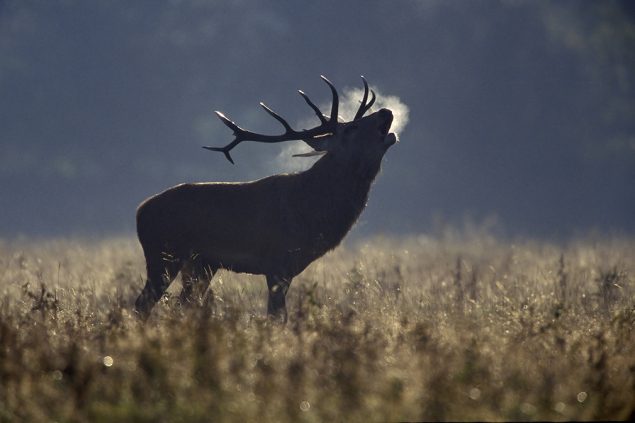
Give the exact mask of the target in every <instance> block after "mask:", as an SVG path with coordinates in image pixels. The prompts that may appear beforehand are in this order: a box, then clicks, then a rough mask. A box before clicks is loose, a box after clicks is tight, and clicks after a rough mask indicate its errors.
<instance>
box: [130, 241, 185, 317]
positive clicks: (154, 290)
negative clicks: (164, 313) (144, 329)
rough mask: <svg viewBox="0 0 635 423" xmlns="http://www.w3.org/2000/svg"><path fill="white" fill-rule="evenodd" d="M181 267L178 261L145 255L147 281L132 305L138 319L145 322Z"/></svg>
mask: <svg viewBox="0 0 635 423" xmlns="http://www.w3.org/2000/svg"><path fill="white" fill-rule="evenodd" d="M181 266H182V264H181V261H180V260H179V259H168V258H166V257H164V256H163V254H161V253H158V254H153V255H150V254H146V267H147V271H148V279H147V281H146V284H145V286H144V287H143V291H141V294H139V297H137V300H136V301H135V305H134V308H135V312H136V313H137V316H138V317H139V318H141V319H142V320H146V319H147V318H148V316H150V312H151V311H152V308H153V307H154V305H155V304H156V303H157V301H159V300H160V299H161V297H162V296H163V294H164V293H165V291H166V290H167V289H168V287H169V286H170V284H171V283H172V281H173V280H174V278H176V275H177V274H178V273H179V270H181Z"/></svg>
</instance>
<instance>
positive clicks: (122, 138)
mask: <svg viewBox="0 0 635 423" xmlns="http://www.w3.org/2000/svg"><path fill="white" fill-rule="evenodd" d="M633 9H634V7H633V3H629V2H611V1H603V2H587V1H557V2H544V1H470V2H467V1H441V0H438V1H436V0H435V1H425V0H392V1H388V0H384V1H374V0H365V1H361V0H360V1H314V2H298V1H255V0H254V1H251V0H236V1H218V0H215V1H212V0H210V1H205V0H173V1H150V0H148V1H135V2H130V1H123V0H115V1H108V2H104V1H80V0H65V1H62V0H59V1H55V0H51V1H44V0H33V1H29V0H0V237H13V236H17V235H20V234H26V235H31V236H56V235H74V234H93V235H103V234H110V233H121V232H132V231H133V230H134V215H135V208H136V206H137V205H138V204H139V202H141V201H142V200H143V199H144V198H145V197H147V196H149V195H152V194H154V193H157V192H159V191H162V190H164V189H166V188H168V187H170V186H172V185H176V184H178V183H181V182H194V181H216V180H218V181H220V180H223V181H224V180H234V181H235V180H249V179H253V178H258V177H262V176H266V175H269V174H272V173H276V172H281V171H286V170H289V169H295V168H297V167H298V166H302V160H303V159H293V160H298V161H297V162H294V161H293V160H292V159H291V158H290V156H291V154H292V153H293V152H292V149H293V147H289V146H287V145H275V146H272V145H258V144H254V143H245V144H241V145H240V146H239V147H237V148H236V149H235V150H234V151H232V156H233V157H234V158H235V160H236V165H234V166H232V165H231V164H230V163H228V162H227V161H226V160H225V159H224V157H223V156H222V154H216V153H213V152H208V151H205V150H202V149H201V148H200V147H201V146H203V145H224V144H225V143H227V142H229V141H230V140H231V139H232V138H231V133H230V131H229V130H228V129H227V128H226V127H225V126H223V125H222V123H220V121H218V120H217V119H216V117H215V116H214V115H213V113H212V112H213V110H222V111H224V112H226V113H227V115H228V116H230V117H231V118H232V119H234V120H236V121H237V122H239V123H240V124H241V125H242V126H244V127H247V128H249V129H251V130H255V131H259V132H267V133H277V132H279V131H280V128H279V125H278V124H277V123H276V122H275V121H274V120H273V119H271V117H270V116H268V115H267V114H266V113H264V112H263V111H262V110H261V109H260V107H258V102H259V101H265V102H266V103H267V104H268V105H269V106H271V107H272V108H274V110H276V111H277V112H279V113H280V114H282V115H283V116H286V117H288V118H289V120H290V121H291V122H296V123H298V124H307V122H311V120H310V119H311V116H312V112H311V110H310V109H309V108H308V107H306V105H305V104H304V102H303V101H302V99H301V98H300V97H299V96H298V95H297V93H296V90H297V89H303V90H304V91H305V92H307V93H308V94H309V95H310V96H311V98H312V99H314V101H316V102H318V103H321V104H325V103H328V101H329V92H328V89H327V88H326V87H325V86H324V84H323V83H322V82H321V81H320V79H319V75H320V74H324V75H326V76H327V77H328V78H329V79H331V80H332V81H333V82H334V83H335V84H336V86H337V87H338V88H339V89H340V92H342V93H344V92H347V91H350V90H353V89H359V88H360V86H361V80H360V79H359V76H360V75H362V74H363V75H365V76H366V77H367V79H368V80H369V81H370V83H371V85H372V86H373V87H374V88H375V89H376V90H377V91H378V92H379V93H380V94H381V97H380V99H381V100H382V101H383V104H385V105H388V107H392V108H399V116H400V117H401V118H402V120H401V122H402V124H405V123H406V113H407V125H405V126H404V125H402V126H403V128H402V130H401V133H400V138H401V143H399V144H398V145H396V146H395V147H393V148H392V149H391V150H390V151H389V152H388V154H387V156H386V158H385V162H384V165H383V170H382V173H381V175H380V176H379V178H378V180H377V182H376V184H375V186H374V188H373V191H372V192H371V198H370V201H369V204H368V207H367V209H366V211H365V212H364V214H363V215H362V218H361V220H360V222H359V224H358V225H357V226H356V229H355V231H356V234H358V235H367V234H373V233H397V234H404V233H426V232H428V231H430V230H432V229H433V228H434V227H435V225H436V223H435V222H438V221H442V222H447V223H451V224H457V225H460V224H462V222H463V221H464V220H465V219H466V217H470V218H471V219H473V220H475V221H476V222H480V221H482V220H484V219H486V218H488V217H495V218H496V219H497V221H498V224H499V227H500V228H502V230H503V231H504V232H505V233H507V234H511V235H532V236H541V237H547V238H559V237H562V236H568V235H575V234H580V233H586V232H588V231H590V230H599V231H600V232H618V233H622V232H628V233H634V232H635V218H634V216H635V189H634V188H633V186H635V78H634V75H635V72H634V70H635V69H634V67H635V23H634V17H635V13H634V10H633ZM308 124H310V123H308ZM297 163H299V165H297ZM304 165H305V166H306V164H304Z"/></svg>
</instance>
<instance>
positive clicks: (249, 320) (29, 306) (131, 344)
mask: <svg viewBox="0 0 635 423" xmlns="http://www.w3.org/2000/svg"><path fill="white" fill-rule="evenodd" d="M144 277H145V263H144V260H143V256H142V253H141V248H140V246H139V245H138V243H137V241H136V239H134V238H132V237H131V238H111V239H105V240H88V239H59V240H43V241H35V240H30V241H20V240H12V241H4V242H2V241H0V294H1V296H0V421H2V422H13V421H29V422H43V421H58V422H64V421H76V422H111V421H140V422H143V421H147V422H209V421H214V422H216V421H293V422H303V421H306V422H320V421H333V420H336V421H398V420H441V421H442V420H488V421H491V420H498V421H500V420H507V421H509V420H511V421H514V420H522V421H527V420H556V421H558V420H598V419H610V420H619V419H628V418H630V419H633V418H634V417H635V334H634V329H633V328H634V324H635V295H634V293H635V280H634V278H635V240H634V239H631V238H624V237H619V236H618V237H608V238H607V237H601V236H588V237H583V238H580V239H578V240H576V241H570V242H567V243H563V244H553V243H547V242H542V241H531V240H515V241H510V240H501V239H497V238H496V237H493V236H490V235H488V234H487V233H482V232H478V233H456V232H453V231H444V232H442V233H439V234H436V235H434V236H419V237H409V238H372V239H368V240H366V241H364V242H360V243H356V244H349V245H346V246H345V247H340V248H338V249H336V250H335V251H333V252H331V253H329V254H328V255H326V256H325V257H323V258H322V259H320V260H318V261H316V262H315V263H313V264H312V265H311V266H310V267H309V268H308V269H307V270H305V272H303V273H302V274H301V275H300V276H298V277H297V278H296V279H295V280H294V282H293V284H292V285H291V289H290V291H289V295H288V300H287V307H288V310H289V322H288V323H287V324H286V325H285V326H280V325H276V324H273V323H271V322H268V321H267V319H266V316H265V315H266V298H267V294H266V284H265V282H264V278H263V277H259V276H250V275H244V274H234V273H231V272H227V271H221V272H219V273H218V274H217V275H216V277H215V278H214V280H213V281H212V290H213V295H210V296H207V297H206V298H204V299H201V301H200V304H198V305H196V306H194V307H190V308H184V307H182V306H180V305H179V304H178V301H177V297H178V292H179V290H180V282H179V280H177V281H176V282H175V283H174V284H173V285H172V287H171V288H170V289H169V291H168V294H167V295H166V296H164V298H163V299H162V300H161V302H160V303H159V304H158V305H157V307H156V308H155V309H154V310H153V313H152V316H151V318H150V319H149V320H148V321H147V322H146V323H145V324H142V323H140V322H139V321H137V319H136V318H135V317H134V316H133V314H132V311H131V310H132V304H133V302H134V299H135V298H136V295H137V294H138V293H139V291H140V289H141V287H142V286H143V282H144Z"/></svg>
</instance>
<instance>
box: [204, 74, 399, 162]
mask: <svg viewBox="0 0 635 423" xmlns="http://www.w3.org/2000/svg"><path fill="white" fill-rule="evenodd" d="M321 78H322V80H323V81H324V82H325V83H326V84H327V85H328V86H329V88H330V89H331V93H332V95H333V100H332V103H331V112H330V115H329V116H328V117H327V116H325V115H324V114H323V113H322V111H321V110H320V109H319V108H318V107H317V106H316V105H315V104H314V103H313V102H312V101H311V99H309V97H308V96H307V95H306V94H305V93H304V92H302V91H301V90H299V91H298V92H299V94H300V95H301V96H302V98H303V99H304V101H306V103H307V104H308V105H309V107H311V109H313V111H314V112H315V114H316V116H317V117H318V119H319V120H320V124H319V125H318V126H316V127H314V128H311V129H305V130H301V131H296V130H294V129H293V128H292V127H291V125H289V123H288V122H287V121H286V120H285V119H284V118H283V117H282V116H280V115H278V114H277V113H276V112H274V111H273V110H271V109H270V108H269V107H267V106H266V105H265V104H264V103H260V106H261V107H262V108H263V109H265V111H266V112H267V113H269V114H270V115H271V116H273V117H274V118H275V119H276V120H277V121H278V122H280V123H281V124H282V126H283V127H284V129H285V132H284V133H283V134H281V135H263V134H258V133H255V132H251V131H247V130H245V129H243V128H241V127H239V126H238V125H237V124H236V123H234V122H233V121H231V120H230V119H228V118H227V117H226V116H225V115H224V114H223V113H221V112H218V111H217V112H216V114H217V115H218V117H219V118H220V120H221V121H222V122H223V123H224V124H225V125H227V126H228V127H229V128H230V129H232V130H233V132H234V137H235V138H234V140H233V141H232V142H231V143H229V144H227V145H226V146H224V147H203V148H206V149H208V150H212V151H219V152H222V153H224V154H225V157H226V158H227V160H229V161H230V162H231V163H232V164H233V163H234V160H233V159H232V157H231V155H230V151H231V150H232V149H233V148H234V147H236V146H237V145H238V144H239V143H241V142H242V141H256V142H265V143H277V142H282V141H290V140H302V141H304V142H305V143H307V144H308V145H309V146H310V147H311V148H312V149H313V151H311V152H308V153H303V154H296V155H295V156H296V157H309V156H316V155H328V156H330V157H332V158H333V159H335V160H338V161H344V162H347V163H351V162H359V161H361V162H364V163H378V162H379V161H381V158H382V157H383V155H384V153H385V152H386V150H388V148H389V147H390V146H392V145H393V144H395V142H397V137H396V135H395V134H394V133H389V130H390V125H391V124H392V119H393V116H392V112H391V111H390V110H388V109H381V110H379V111H377V112H375V113H372V114H371V115H368V116H366V117H364V114H365V113H366V112H367V111H368V110H369V109H370V108H371V107H372V105H373V104H374V103H375V99H376V96H375V92H374V91H373V90H370V94H371V98H370V100H369V99H368V94H369V88H368V82H367V81H366V79H365V78H364V77H363V76H362V81H363V83H364V95H363V98H362V100H361V103H360V105H359V108H358V110H357V113H355V117H354V118H353V120H352V121H350V122H341V121H340V120H339V116H338V110H339V96H338V94H337V90H336V89H335V87H334V86H333V84H332V83H331V81H329V80H328V79H326V78H325V77H324V76H321Z"/></svg>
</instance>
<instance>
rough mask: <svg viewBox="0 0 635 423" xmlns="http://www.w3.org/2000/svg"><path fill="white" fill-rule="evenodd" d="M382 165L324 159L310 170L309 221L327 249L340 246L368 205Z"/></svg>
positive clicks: (307, 183)
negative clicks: (371, 190)
mask: <svg viewBox="0 0 635 423" xmlns="http://www.w3.org/2000/svg"><path fill="white" fill-rule="evenodd" d="M379 165H380V163H379V162H378V163H375V164H372V163H371V164H369V163H364V162H362V161H361V160H360V162H359V163H345V164H342V163H338V161H337V160H336V159H335V158H333V157H329V156H325V157H323V158H322V159H320V160H319V161H318V162H316V163H315V165H313V167H312V168H311V169H309V170H307V171H306V172H304V173H305V183H304V184H302V185H303V187H302V189H303V190H306V191H305V192H306V193H310V195H307V199H309V200H308V201H307V202H309V203H312V202H314V203H315V204H311V212H310V219H311V220H312V223H313V224H314V225H309V226H313V228H314V229H315V231H316V232H317V233H318V234H319V236H320V237H321V238H322V237H323V239H324V242H325V244H326V245H325V246H326V247H327V248H334V247H335V246H337V245H338V244H339V243H340V241H341V240H342V239H343V238H344V236H345V235H346V234H347V233H348V231H349V230H350V229H351V227H352V226H353V224H354V223H355V221H356V220H357V218H358V217H359V215H360V214H361V212H362V210H363V209H364V207H365V206H366V201H367V200H368V193H369V191H370V187H371V185H372V182H373V180H374V179H375V177H376V176H377V173H378V172H379V168H380V166H379Z"/></svg>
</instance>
